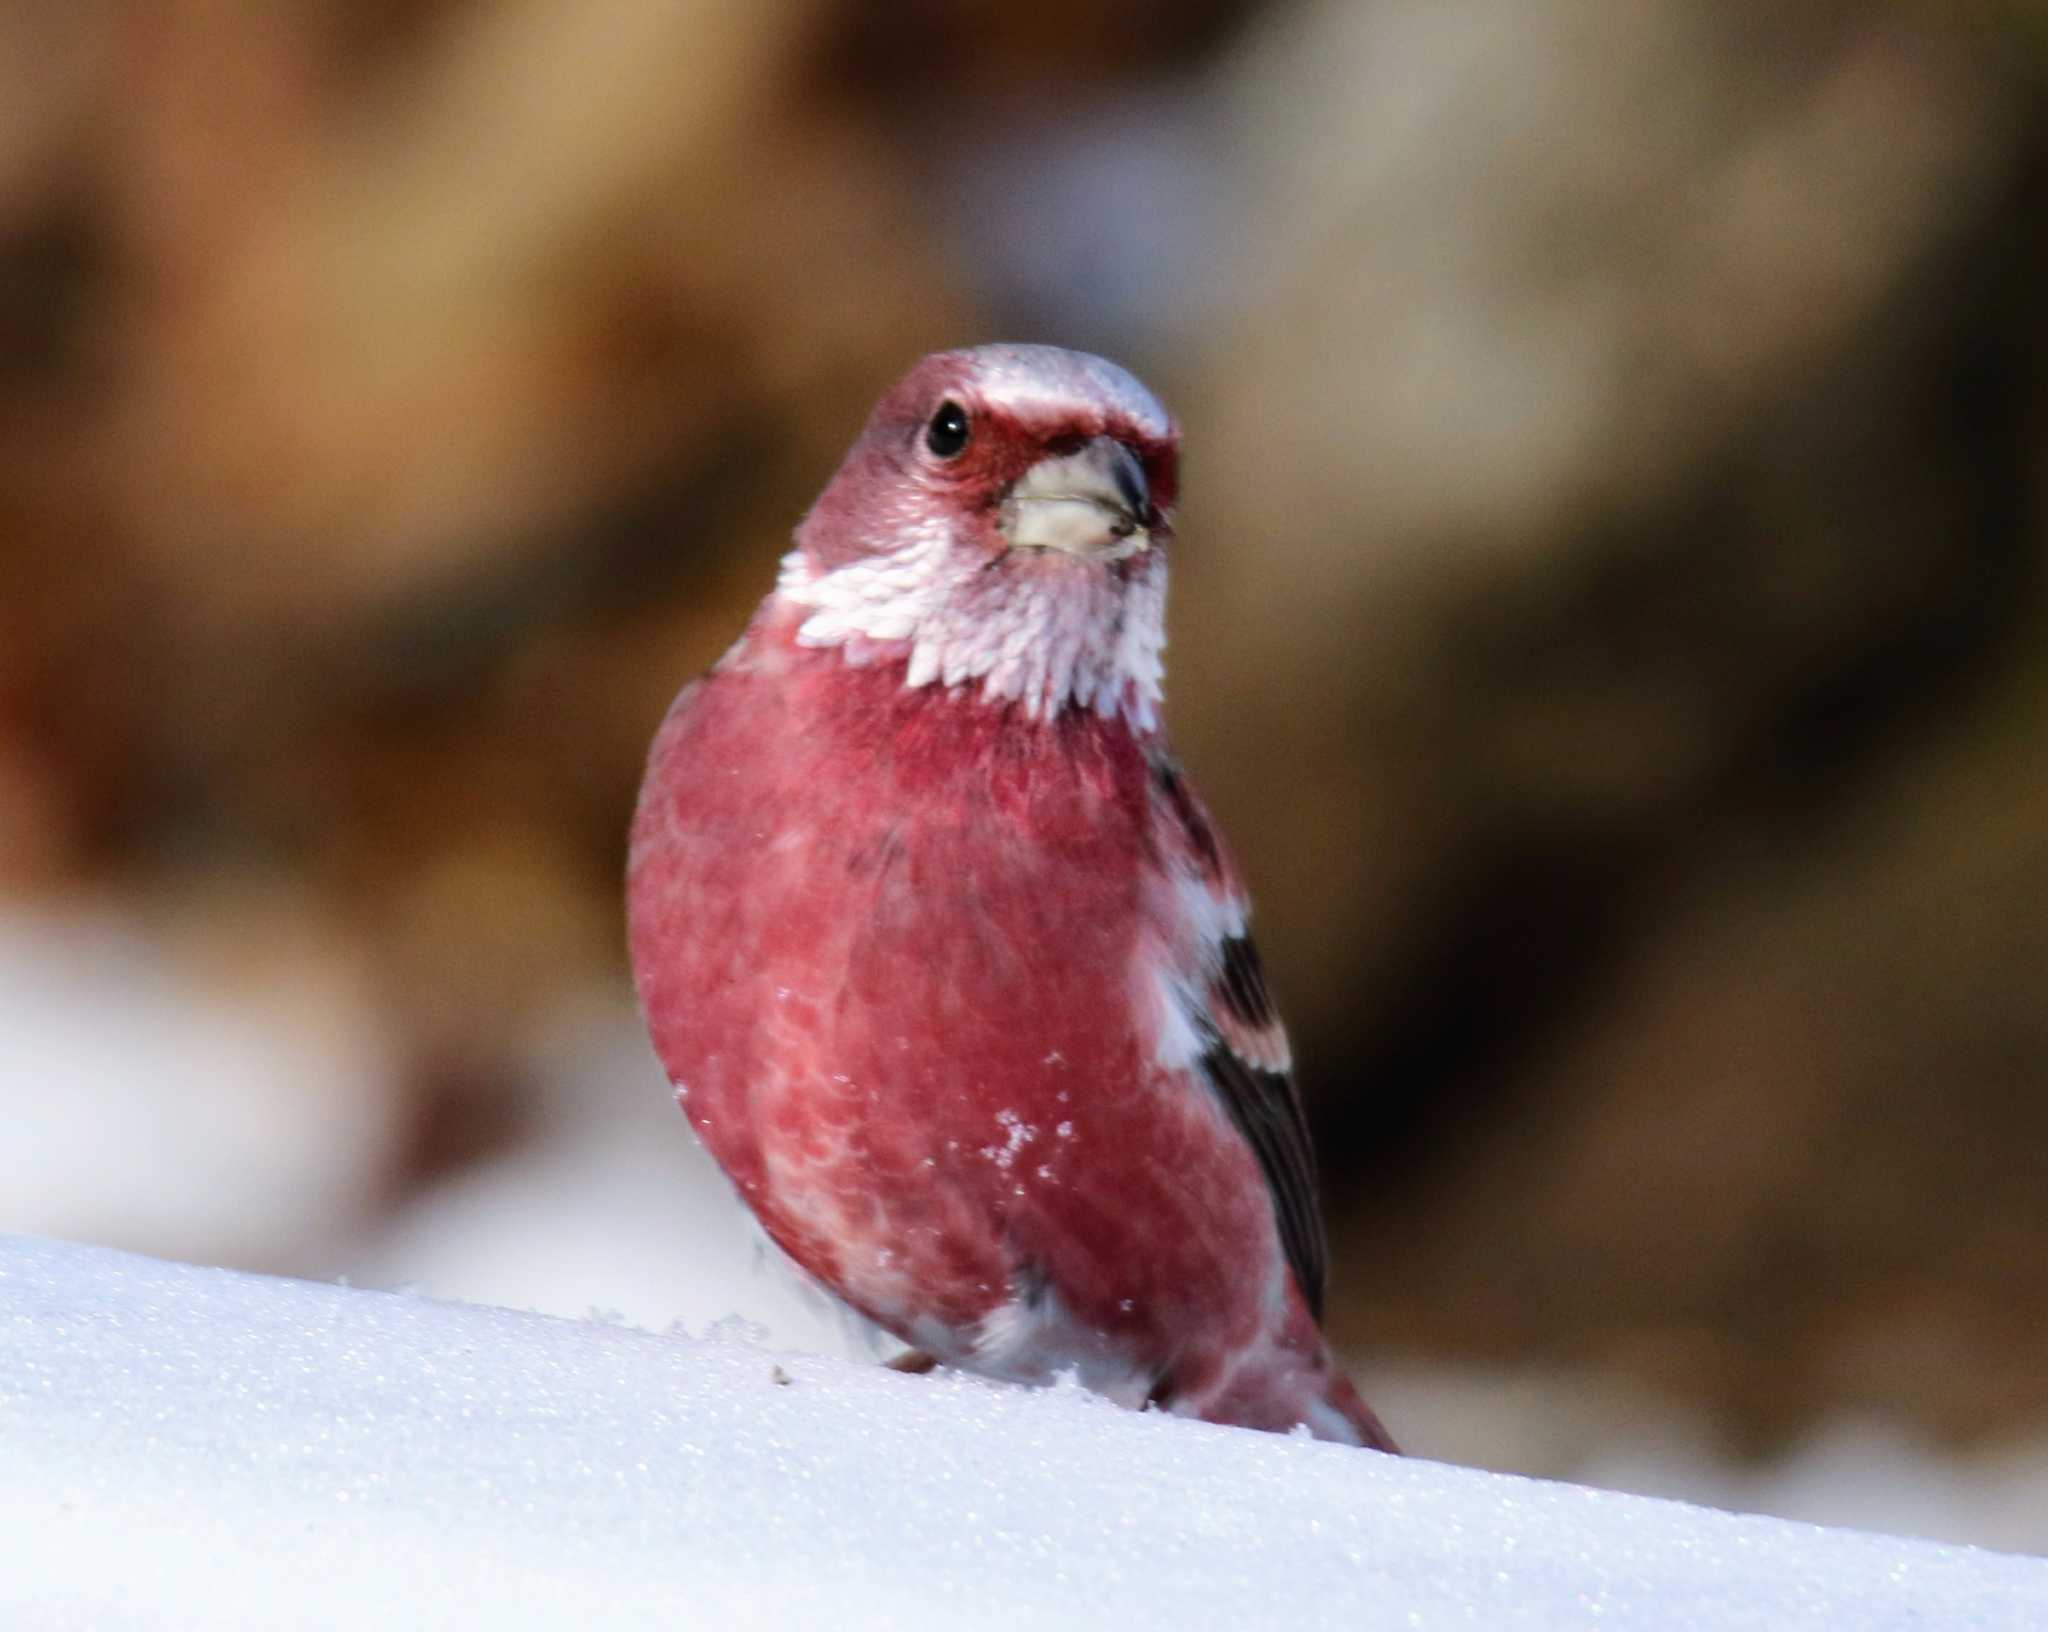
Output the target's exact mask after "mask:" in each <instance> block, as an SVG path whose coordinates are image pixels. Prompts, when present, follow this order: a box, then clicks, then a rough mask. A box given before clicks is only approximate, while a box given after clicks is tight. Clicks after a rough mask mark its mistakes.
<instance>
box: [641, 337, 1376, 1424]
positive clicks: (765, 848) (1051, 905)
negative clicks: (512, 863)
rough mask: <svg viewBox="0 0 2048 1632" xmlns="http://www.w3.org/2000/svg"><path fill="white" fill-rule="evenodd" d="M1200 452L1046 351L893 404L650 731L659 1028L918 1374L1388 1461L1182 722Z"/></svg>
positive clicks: (781, 1203) (719, 1142) (988, 364)
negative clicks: (1022, 1388)
mask: <svg viewBox="0 0 2048 1632" xmlns="http://www.w3.org/2000/svg"><path fill="white" fill-rule="evenodd" d="M949 413H950V414H952V415H955V416H957V420H958V423H959V424H960V425H964V426H965V430H964V433H963V434H962V435H961V437H960V445H959V446H955V435H954V432H955V429H956V422H955V420H954V419H951V418H948V417H947V415H948V414H949ZM1176 440H1177V439H1176V433H1175V431H1174V428H1173V426H1172V423H1171V421H1170V420H1168V419H1167V417H1166V415H1165V414H1164V412H1163V410H1161V409H1159V407H1158V405H1157V403H1156V402H1155V401H1154V400H1153V399H1152V398H1151V396H1150V394H1149V393H1147V392H1146V391H1145V390H1144V388H1143V387H1142V386H1140V385H1138V383H1137V382H1136V381H1135V380H1132V379H1131V378H1130V376H1128V375H1126V374H1124V373H1123V372H1122V371H1121V370H1119V369H1116V368H1115V367H1114V366H1113V365H1111V364H1107V363H1104V362H1102V361H1100V360H1099V359H1095V358H1088V357H1083V356H1080V355H1079V354H1076V353H1069V352H1060V351H1054V350H1052V349H1050V348H1042V347H985V348H981V349H980V350H977V351H972V352H955V353H944V354H941V355H939V356H937V357H933V358H928V359H926V360H925V362H924V363H922V364H920V365H919V367H918V368H917V369H915V370H913V371H912V373H911V374H910V375H909V376H908V377H907V378H906V379H905V381H904V382H903V383H902V384H901V385H899V386H898V387H897V388H896V390H895V391H893V392H892V393H891V394H890V395H889V396H888V397H886V398H885V399H884V400H883V402H882V404H881V405H880V407H878V408H877V410H876V413H875V415H874V417H873V418H872V419H871V420H870V422H869V425H868V427H867V429H866V431H865V432H864V433H863V435H862V437H861V438H860V440H859V441H858V442H856V443H855V445H854V448H853V450H852V451H851V452H850V453H849V455H848V457H847V460H846V463H845V464H844V465H843V466H842V468H841V470H840V472H839V474H838V475H837V476H836V477H835V478H834V480H833V482H832V483H831V485H830V486H829V487H828V488H827V490H826V492H825V494H824V495H823V496H822V497H821V498H820V500H819V502H818V504H817V506H816V507H814V509H813V511H812V512H811V515H810V516H809V517H807V518H806V520H805V522H804V524H803V526H802V527H801V528H800V529H799V530H798V535H797V548H796V550H795V551H793V552H792V554H791V555H790V556H789V557H788V558H787V560H786V561H785V563H784V568H783V577H782V582H781V585H780V587H779V588H778V590H777V592H776V593H775V594H774V595H772V596H771V597H770V598H769V599H768V601H767V602H766V603H764V605H763V606H762V608H761V610H760V612H759V613H758V614H757V615H756V617H755V619H754V621H753V623H752V624H751V625H750V626H749V628H748V630H747V632H746V634H745V636H744V637H743V638H742V639H741V641H740V642H739V643H738V644H737V645H736V646H735V647H734V648H733V649H732V651H731V652H729V653H728V654H727V656H726V657H725V659H724V660H723V661H722V662H721V663H720V664H719V665H718V667H717V668H716V669H715V670H714V671H713V672H712V673H711V674H710V675H709V676H707V677H706V678H705V679H704V680H703V681H701V682H699V683H698V684H696V685H694V686H692V687H690V688H689V689H687V690H686V691H685V692H684V693H683V695H682V696H681V697H680V698H679V699H678V700H677V703H676V705H675V707H674V709H673V710H672V711H671V712H670V714H669V716H668V719H667V720H666V722H665V723H664V724H663V726H662V729H661V731H660V734H659V735H658V736H657V738H656V739H655V743H654V748H653V752H652V754H651V757H650V760H649V764H648V771H647V778H646V782H645V785H644V787H643V789H642V793H641V800H640V807H639V811H638V814H637V816H636V818H635V822H634V829H633V844H632V858H631V863H630V876H629V884H628V902H629V911H630V920H631V934H632V952H633V964H634V970H635V975H636V979H637V982H638V986H639V991H640V999H641V1004H642V1007H643V1010H644V1012H645V1014H646V1017H647V1022H648V1026H649V1030H650V1032H651V1034H652V1036H653V1040H654V1045H655V1049H656V1051H657V1053H658V1054H659V1055H660V1057H661V1059H662V1061H663V1063H664V1064H665V1066H666V1067H667V1069H668V1072H669V1074H670V1076H671V1078H672V1079H673V1081H674V1082H675V1084H676V1088H677V1094H678V1097H679V1099H680V1100H681V1102H682V1104H683V1108H684V1110H685V1113H686V1114H687V1116H688V1117H689V1120H690V1122H691V1125H692V1126H693V1127H694V1128H695V1129H696V1130H697V1133H698V1135H699V1137H700V1138H702V1139H703V1141H704V1142H705V1144H706V1146H707V1147H708V1148H709V1149H710V1150H711V1152H712V1154H713V1155H714V1156H715V1157H716V1158H717V1160H718V1161H719V1163H720V1165H721V1166H722V1167H723V1168H724V1169H725V1171H726V1173H727V1174H728V1175H729V1176H730V1177H731V1179H732V1181H733V1182H734V1184H735V1185H737V1186H738V1188H739V1190H740V1193H741V1194H742V1195H743V1196H744V1197H745V1199H746V1201H747V1203H748V1204H749V1205H750V1206H751V1207H752V1208H753V1210H754V1211H755V1213H756V1214H757V1215H758V1217H759V1218H760V1220H761V1222H762V1224H763V1225H764V1227H765V1228H766V1229H767V1232H768V1234H769V1235H770V1236H771V1237H772V1238H773V1239H774V1240H775V1241H776V1242H777V1243H778V1244H779V1245H780V1246H781V1247H782V1248H783V1250H784V1251H786V1252H787V1253H788V1254H789V1255H790V1256H791V1257H792V1258H793V1259H794V1260H795V1261H796V1262H797V1263H798V1264H799V1265H800V1266H801V1267H802V1268H803V1269H804V1270H806V1271H807V1272H808V1273H809V1274H810V1275H811V1276H813V1277H814V1278H815V1279H817V1280H818V1281H820V1282H822V1283H823V1284H824V1285H826V1286H827V1287H829V1288H831V1289H832V1290H833V1291H834V1292H836V1293H837V1294H838V1295H839V1296H841V1297H843V1298H844V1299H845V1300H846V1301H847V1302H848V1303H850V1304H851V1305H853V1307H854V1308H856V1309H858V1310H859V1311H860V1312H861V1313H862V1314H864V1315H866V1316H867V1317H869V1318H870V1319H872V1320H874V1321H876V1322H877V1323H878V1324H880V1325H881V1326H883V1327H885V1328H887V1329H888V1330H890V1331H892V1332H894V1333H896V1334H897V1335H898V1336H900V1337H901V1338H903V1339H904V1340H905V1341H906V1342H908V1343H910V1344H912V1345H914V1346H916V1347H917V1348H919V1349H922V1350H924V1351H925V1352H927V1353H929V1354H930V1355H932V1356H933V1357H934V1358H936V1359H937V1360H939V1361H940V1362H942V1363H944V1364H948V1365H956V1366H961V1367H964V1368H967V1369H971V1370H976V1371H981V1372H985V1373H988V1374H991V1375H995V1376H1000V1377H1007V1378H1014V1379H1018V1380H1022V1381H1028V1382H1045V1381H1049V1380H1051V1379H1052V1378H1053V1377H1054V1376H1056V1375H1058V1374H1059V1373H1060V1372H1062V1371H1069V1370H1071V1371H1073V1372H1074V1373H1075V1374H1076V1375H1078V1376H1079V1378H1080V1380H1081V1381H1082V1382H1083V1383H1084V1384H1086V1385H1087V1386H1089V1387H1091V1388H1095V1389H1098V1390H1099V1391H1101V1392H1103V1393H1106V1394H1109V1395H1111V1396H1113V1397H1115V1398H1118V1399H1121V1400H1123V1401H1124V1402H1125V1403H1128V1404H1132V1405H1138V1404H1143V1403H1146V1402H1148V1401H1149V1402H1152V1403H1155V1404H1159V1405H1162V1406H1165V1407H1167V1408H1169V1409H1173V1410H1177V1411H1182V1412H1185V1413H1188V1414H1192V1415H1198V1416H1202V1417H1205V1418H1207V1419H1209V1420H1212V1421H1218V1422H1231V1423H1239V1424H1243V1425H1246V1426H1251V1427H1257V1428H1269V1429H1286V1428H1291V1427H1293V1426H1295V1425H1296V1424H1299V1423H1306V1424H1307V1425H1308V1426H1309V1427H1310V1429H1311V1430H1312V1431H1314V1432H1315V1433H1317V1434H1318V1435H1319V1436H1321V1437H1324V1438H1330V1439H1338V1440H1344V1441H1348V1442H1352V1443H1363V1444H1368V1445H1374V1446H1378V1447H1380V1448H1384V1449H1391V1448H1392V1445H1391V1441H1389V1440H1388V1439H1387V1437H1386V1434H1385V1431H1384V1430H1383V1429H1382V1428H1381V1427H1380V1425H1379V1423H1378V1421H1377V1420H1376V1419H1375V1418H1374V1416H1373V1415H1372V1413H1371V1412H1370V1411H1369V1410H1368V1409H1367V1408H1366V1407H1365V1405H1364V1404H1363V1403H1362V1402H1361V1401H1360V1400H1359V1398H1358V1396H1357V1394H1356V1393H1355V1391H1354V1390H1353V1389H1352V1387H1351V1385H1350V1383H1349V1382H1348V1380H1347V1379H1346V1378H1345V1377H1344V1375H1343V1373H1342V1372H1341V1371H1340V1370H1339V1369H1338V1368H1337V1367H1336V1365H1335V1363H1334V1362H1333V1360H1332V1358H1331V1356H1330V1353H1329V1350H1328V1347H1327V1345H1326V1343H1325V1342H1324V1339H1323V1337H1322V1334H1321V1332H1320V1330H1319V1327H1318V1321H1317V1314H1318V1311H1319V1308H1320V1300H1321V1295H1322V1275H1323V1247H1322V1233H1321V1225H1320V1222H1319V1220H1318V1218H1317V1216H1316V1211H1315V1198H1314V1186H1313V1172H1312V1165H1311V1158H1310V1154H1309V1150H1308V1144H1307V1132H1306V1127H1305V1124H1304V1122H1303V1119H1302V1116H1301V1111H1300V1106H1299V1102H1298V1100H1297V1099H1296V1097H1295V1094H1294V1090H1293V1086H1292V1082H1291V1080H1290V1078H1289V1077H1288V1074H1287V1073H1288V1066H1289V1062H1288V1057H1287V1051H1286V1040H1285V1036H1284V1033H1282V1031H1281V1030H1280V1027H1279V1023H1278V1021H1277V1019H1276V1018H1275V1017H1274V1015H1273V1013H1272V1011H1271V1008H1270V1006H1269V1004H1268V1003H1267V1000H1266V995H1265V991H1264V987H1263V983H1262V981H1261V979H1260V976H1259V972H1258V965H1257V959H1256V956H1255V954H1254V953H1253V951H1252V948H1251V943H1250V941H1249V940H1248V939H1247V938H1246V937H1245V934H1244V921H1243V920H1244V912H1245V902H1244V897H1243V892H1242V888H1241V886H1240V884H1239V882H1238V879H1237V875H1236V873H1235V870H1234V868H1233V866H1232V864H1231V862H1230V860H1229V857H1228V855H1227V853H1226V852H1225V850H1224V848H1223V846H1222V844H1221V841H1220V840H1219V838H1218V837H1217V835H1216V833H1215V830H1214V828H1213V826H1212V824H1211V823H1210V821H1209V819H1208V817H1207V815H1206V813H1205V812H1204V811H1203V809H1202V806H1201V805H1200V803H1199V801H1198V800H1197V799H1196V797H1195V795H1194V794H1193V792H1192V790H1191V789H1189V787H1188V785H1187V783H1186V781H1185V780H1184V779H1183V778H1182V777H1181V775H1180V773H1179V771H1178V770H1177V768H1176V767H1175V766H1174V765H1173V762H1172V761H1171V759H1170V758H1169V757H1168V756H1167V754H1166V751H1165V747H1164V744H1163V741H1162V739H1161V736H1160V734H1159V731H1158V729H1157V724H1156V709H1155V705H1156V701H1157V684H1158V660H1157V654H1158V649H1159V645H1160V643H1161V641H1162V640H1163V629H1161V628H1160V627H1159V624H1160V617H1161V606H1162V604H1163V593H1164V573H1165V562H1164V554H1165V548H1166V544H1167V542H1168V538H1169V530H1168V519H1167V513H1166V512H1167V505H1168V504H1169V503H1170V501H1171V498H1172V494H1173V486H1174V481H1175V475H1176V471H1175V456H1176Z"/></svg>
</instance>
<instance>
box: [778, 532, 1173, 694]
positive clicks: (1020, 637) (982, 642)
mask: <svg viewBox="0 0 2048 1632" xmlns="http://www.w3.org/2000/svg"><path fill="white" fill-rule="evenodd" d="M776 591H777V594H778V595H779V596H780V598H781V599H783V600H784V601H787V602H791V603H794V604H795V605H796V606H798V607H801V608H803V609H805V611H806V613H807V615H806V616H805V617H804V620H803V622H802V623H801V624H800V625H799V626H798V629H797V637H796V638H797V640H798V642H799V643H800V644H802V645H805V646H811V647H837V648H838V649H839V650H840V652H841V654H842V655H843V656H844V657H845V659H846V661H848V662H849V663H856V664H865V663H872V662H877V661H883V660H887V659H894V658H898V657H902V658H907V659H908V666H907V668H906V670H905V672H904V684H905V685H906V686H910V687H912V688H917V687H923V686H929V685H933V684H939V685H943V686H946V687H947V688H949V689H950V688H952V687H955V686H961V685H966V684H968V683H970V682H973V681H979V682H980V690H981V695H982V697H983V698H984V699H985V700H986V701H988V702H992V703H1000V702H1016V703H1018V704H1020V705H1021V706H1022V707H1023V709H1024V711H1025V713H1026V714H1027V715H1028V716H1030V717H1031V718H1033V719H1051V718H1052V717H1053V716H1054V715H1056V714H1058V713H1059V712H1060V711H1061V710H1062V709H1064V708H1067V707H1069V706H1072V707H1076V708H1087V709H1093V710H1094V711H1095V712H1096V713H1097V714H1100V715H1102V716H1103V717H1104V718H1105V719H1115V718H1117V717H1119V716H1121V717H1123V718H1124V719H1126V720H1127V721H1129V723H1130V724H1131V726H1132V727H1133V728H1134V729H1137V730H1141V731H1149V730H1152V729H1154V728H1155V727H1156V726H1157V725H1158V721H1159V704H1160V697H1161V681H1162V679H1163V678H1164V675H1165V667H1166V666H1165V662H1164V659H1163V656H1162V654H1163V653H1164V651H1165V647H1166V571H1165V563H1164V562H1163V561H1153V562H1149V563H1145V564H1144V567H1143V569H1142V570H1139V571H1135V572H1132V573H1131V574H1130V575H1129V577H1128V578H1127V579H1123V580H1119V579H1118V578H1116V577H1113V576H1112V575H1111V574H1109V573H1108V572H1106V571H1103V570H1101V569H1100V568H1099V567H1094V566H1091V565H1089V564H1087V563H1082V562H1079V561H1076V560H1075V559H1073V558H1072V557H1070V556H1065V555H1061V554H1059V553H1058V552H1046V553H1044V554H1042V555H1041V554H1038V553H1036V552H1029V553H1027V552H1022V551H1019V552H1016V553H1014V554H1012V555H1011V556H1010V557H1009V558H1007V559H1005V560H1004V561H1003V562H1001V563H1000V564H999V565H993V566H992V565H991V564H990V563H989V562H988V561H987V560H986V559H978V558H976V557H975V556H974V555H973V554H972V553H971V552H968V551H964V550H961V549H958V548H957V547H955V546H954V544H953V542H952V540H951V539H950V538H949V537H948V535H947V532H946V531H945V530H944V529H943V528H942V527H940V526H938V525H932V526H929V527H927V528H924V529H921V530H920V532H919V535H918V536H917V537H915V538H914V539H913V540H912V541H911V542H910V543H908V544H906V545H904V546H903V547H901V548H899V549H895V550H892V551H890V552H888V553H887V554H885V555H875V556H867V557H863V558H862V559H860V560H858V561H850V562H847V563H846V564H845V565H843V566H838V567H833V568H830V569H824V570H821V569H820V568H819V567H818V566H816V565H815V564H814V563H813V562H812V561H811V560H810V558H809V557H808V556H806V555H805V554H804V552H803V551H802V550H801V549H796V550H791V551H790V552H789V554H788V555H786V556H784V557H783V558H782V573H781V577H780V578H779V579H778V581H777V584H776Z"/></svg>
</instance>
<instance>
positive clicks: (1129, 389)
mask: <svg viewBox="0 0 2048 1632" xmlns="http://www.w3.org/2000/svg"><path fill="white" fill-rule="evenodd" d="M956 355H958V356H960V357H962V358H964V359H965V360H966V361H967V363H968V365H969V368H970V370H971V372H970V374H969V376H968V378H969V381H970V383H971V384H972V385H973V387H974V389H975V391H976V392H977V393H979V395H980V396H981V399H982V400H983V401H984V402H986V403H988V404H989V405H990V406H992V407H997V408H1005V409H1008V410H1009V411H1010V412H1012V413H1014V414H1015V415H1016V416H1017V417H1018V418H1019V419H1021V420H1026V421H1028V420H1032V419H1045V418H1053V417H1057V416H1060V415H1064V414H1069V413H1071V412H1072V411H1073V409H1074V406H1075V404H1076V403H1086V404H1088V405H1090V406H1093V407H1097V408H1100V409H1101V410H1102V411H1103V412H1104V413H1108V414H1116V415H1119V416H1121V417H1122V418H1124V419H1127V420H1129V421H1130V422H1131V423H1132V424H1133V425H1134V426H1135V427H1136V428H1137V429H1138V430H1139V431H1141V432H1143V433H1144V434H1145V435H1146V436H1149V437H1157V438H1161V439H1163V438H1165V437H1167V436H1170V435H1171V434H1172V433H1173V416H1172V415H1170V414H1169V413H1167V411H1166V409H1165V408H1164V406H1162V405H1161V403H1160V401H1159V399H1158V398H1157V397H1155V396H1153V395H1152V393H1151V392H1150V391H1148V390H1146V389H1145V387H1144V385H1143V384H1142V383H1140V381H1139V380H1138V378H1137V376H1136V375H1134V374H1132V373H1131V372H1130V371H1129V370H1127V369H1123V368H1119V367H1118V366H1117V365H1116V364H1115V363H1112V362H1111V361H1110V360H1109V359H1108V358H1106V357H1096V356H1093V355H1092V354H1090V353H1088V352H1085V351H1068V350H1066V349H1064V348H1063V347H1060V346H1024V345H1003V346H976V347H973V348H972V349H971V350H967V351H962V352H959V353H957V354H956Z"/></svg>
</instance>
